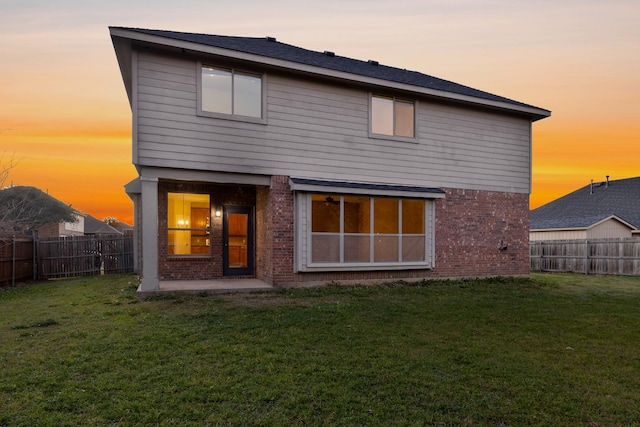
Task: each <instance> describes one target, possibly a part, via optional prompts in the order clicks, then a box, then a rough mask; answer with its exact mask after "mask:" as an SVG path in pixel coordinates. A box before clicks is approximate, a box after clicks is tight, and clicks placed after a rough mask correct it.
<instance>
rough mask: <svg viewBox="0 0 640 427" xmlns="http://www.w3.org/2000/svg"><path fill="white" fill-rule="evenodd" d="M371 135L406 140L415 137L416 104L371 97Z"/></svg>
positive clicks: (375, 96) (397, 99)
mask: <svg viewBox="0 0 640 427" xmlns="http://www.w3.org/2000/svg"><path fill="white" fill-rule="evenodd" d="M371 133H372V134H376V135H387V136H396V137H404V138H414V137H415V102H414V101H410V100H406V99H399V98H390V97H384V96H378V95H372V96H371Z"/></svg>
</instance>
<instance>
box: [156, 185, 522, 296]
mask: <svg viewBox="0 0 640 427" xmlns="http://www.w3.org/2000/svg"><path fill="white" fill-rule="evenodd" d="M181 191H182V192H191V193H208V194H210V195H211V204H212V210H215V209H216V208H217V207H220V206H222V205H244V206H255V214H256V234H255V240H256V242H255V276H253V277H256V278H258V279H261V280H263V281H265V282H267V283H271V284H274V285H279V284H292V283H301V282H327V281H369V280H391V279H419V278H460V277H491V276H526V275H528V274H529V196H528V194H516V193H501V192H490V191H479V190H461V189H445V191H446V196H445V198H443V199H437V200H436V209H435V211H436V212H435V267H434V268H433V269H432V270H389V271H358V272H346V271H341V272H325V273H308V272H305V273H295V272H294V259H295V254H294V241H295V240H294V216H295V211H294V197H293V192H292V191H291V189H290V187H289V178H288V177H286V176H274V177H272V180H271V187H270V188H268V187H246V186H245V187H243V186H228V185H213V184H193V183H173V182H161V183H160V184H159V195H158V198H159V200H158V202H159V234H158V239H159V242H158V243H159V272H158V273H159V274H158V276H159V279H160V280H190V279H194V280H195V279H199V280H204V279H221V278H223V274H222V221H221V219H220V218H216V217H215V216H213V215H212V222H211V254H210V255H207V256H201V255H199V256H171V255H168V254H167V250H166V248H167V212H166V209H167V192H181ZM234 278H238V276H235V277H234Z"/></svg>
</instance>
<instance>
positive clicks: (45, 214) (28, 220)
mask: <svg viewBox="0 0 640 427" xmlns="http://www.w3.org/2000/svg"><path fill="white" fill-rule="evenodd" d="M0 191H1V192H2V193H1V194H0V196H1V197H0V229H3V228H5V225H6V224H9V225H8V227H10V228H12V229H13V232H22V233H34V232H36V233H37V235H38V237H69V236H82V235H83V234H84V217H85V215H84V214H83V213H81V212H79V211H77V210H75V209H73V208H72V207H71V205H67V204H66V203H64V202H62V201H60V200H58V199H56V198H55V197H53V196H51V195H50V194H49V192H44V191H42V190H40V189H39V188H36V187H31V186H22V185H18V186H12V187H7V188H4V189H2V190H0Z"/></svg>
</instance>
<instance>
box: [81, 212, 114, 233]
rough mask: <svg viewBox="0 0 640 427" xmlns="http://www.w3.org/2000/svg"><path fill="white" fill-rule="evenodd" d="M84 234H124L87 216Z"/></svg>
mask: <svg viewBox="0 0 640 427" xmlns="http://www.w3.org/2000/svg"><path fill="white" fill-rule="evenodd" d="M84 234H122V232H120V231H119V230H116V229H115V228H113V227H112V226H110V225H109V224H107V223H105V222H103V221H100V220H99V219H98V218H96V217H94V216H91V215H86V216H85V218H84Z"/></svg>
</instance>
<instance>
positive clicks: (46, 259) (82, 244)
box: [0, 234, 133, 285]
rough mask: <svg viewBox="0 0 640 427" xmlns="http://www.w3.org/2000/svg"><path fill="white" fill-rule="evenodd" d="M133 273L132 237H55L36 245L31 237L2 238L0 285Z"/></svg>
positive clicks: (41, 240) (0, 241)
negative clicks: (36, 280)
mask: <svg viewBox="0 0 640 427" xmlns="http://www.w3.org/2000/svg"><path fill="white" fill-rule="evenodd" d="M34 248H35V253H34ZM34 263H35V264H34ZM130 272H133V236H123V235H119V234H118V235H100V236H75V237H60V238H58V237H54V238H42V239H36V241H35V242H34V240H33V238H32V237H31V236H26V237H21V238H20V239H17V238H14V237H4V238H1V239H0V285H8V284H13V283H15V282H21V281H25V280H31V279H34V278H35V279H39V280H44V279H50V278H58V277H72V276H86V275H94V274H101V273H130Z"/></svg>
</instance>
